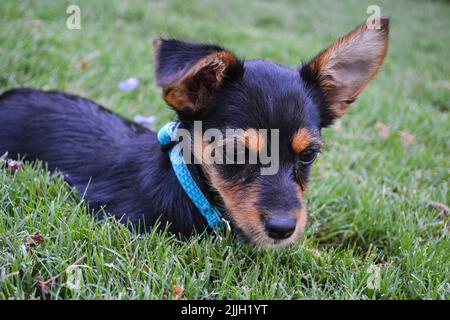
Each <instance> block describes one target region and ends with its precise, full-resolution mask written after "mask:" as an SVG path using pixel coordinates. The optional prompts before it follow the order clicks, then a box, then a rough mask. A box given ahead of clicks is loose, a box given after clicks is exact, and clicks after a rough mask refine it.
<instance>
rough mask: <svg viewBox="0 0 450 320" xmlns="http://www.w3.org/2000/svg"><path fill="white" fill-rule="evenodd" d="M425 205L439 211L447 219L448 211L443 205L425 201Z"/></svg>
mask: <svg viewBox="0 0 450 320" xmlns="http://www.w3.org/2000/svg"><path fill="white" fill-rule="evenodd" d="M425 203H426V204H427V205H429V206H430V207H433V208H435V209H438V210H441V211H442V214H443V215H444V217H448V215H449V214H450V209H449V208H448V207H447V206H446V205H445V204H443V203H440V202H436V201H432V200H425Z"/></svg>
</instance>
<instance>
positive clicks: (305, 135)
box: [291, 128, 322, 153]
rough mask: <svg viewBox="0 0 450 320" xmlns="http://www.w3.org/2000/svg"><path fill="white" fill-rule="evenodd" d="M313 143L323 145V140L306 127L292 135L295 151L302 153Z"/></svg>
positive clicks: (292, 145)
mask: <svg viewBox="0 0 450 320" xmlns="http://www.w3.org/2000/svg"><path fill="white" fill-rule="evenodd" d="M313 144H317V145H319V146H321V145H322V140H321V139H320V138H318V137H316V136H314V135H312V134H311V132H309V131H308V130H307V129H306V128H301V129H300V130H298V131H297V132H296V133H295V134H294V135H293V136H292V141H291V147H292V150H294V152H295V153H301V152H302V151H304V150H305V149H306V148H308V147H309V146H311V145H313Z"/></svg>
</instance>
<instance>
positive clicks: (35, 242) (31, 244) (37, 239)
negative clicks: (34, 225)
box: [24, 231, 45, 250]
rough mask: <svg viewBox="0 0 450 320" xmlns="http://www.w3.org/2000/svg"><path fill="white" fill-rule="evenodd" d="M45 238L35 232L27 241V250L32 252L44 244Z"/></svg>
mask: <svg viewBox="0 0 450 320" xmlns="http://www.w3.org/2000/svg"><path fill="white" fill-rule="evenodd" d="M44 240H45V238H44V236H43V235H42V234H41V233H40V232H39V231H36V232H34V233H33V234H32V235H31V236H30V238H28V240H27V241H25V244H24V246H25V249H27V250H32V249H34V248H36V247H37V246H39V245H41V244H42V243H43V242H44Z"/></svg>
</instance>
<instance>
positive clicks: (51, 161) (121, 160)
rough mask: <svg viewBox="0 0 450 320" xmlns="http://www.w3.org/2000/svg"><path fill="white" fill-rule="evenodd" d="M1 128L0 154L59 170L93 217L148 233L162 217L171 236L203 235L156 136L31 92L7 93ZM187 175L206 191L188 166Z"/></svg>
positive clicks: (87, 104)
mask: <svg viewBox="0 0 450 320" xmlns="http://www.w3.org/2000/svg"><path fill="white" fill-rule="evenodd" d="M0 128H1V129H0V154H3V153H4V152H6V151H7V152H8V154H9V155H10V156H11V157H15V156H17V155H20V156H25V157H26V159H27V160H35V159H39V160H42V161H45V162H46V163H48V167H49V169H50V170H55V169H58V170H60V171H61V172H62V173H63V174H64V179H65V180H66V181H67V182H68V183H69V184H71V185H73V186H74V187H76V188H77V190H78V191H79V192H80V193H81V194H85V198H86V200H87V202H88V203H89V205H90V208H91V209H93V210H94V211H95V212H99V211H100V212H108V213H111V214H114V215H115V216H116V217H117V218H120V219H122V220H129V221H130V222H132V223H134V224H139V223H140V224H141V227H142V226H144V225H145V227H146V228H148V227H150V226H152V225H153V224H154V223H155V221H156V220H157V219H158V218H159V220H160V221H161V227H165V224H166V222H169V223H170V229H169V230H170V231H172V232H174V233H182V234H184V235H189V234H191V232H192V231H193V229H194V228H195V229H198V230H202V229H204V228H205V221H204V219H203V217H202V216H201V215H200V214H198V212H196V208H195V207H194V206H193V205H192V203H191V202H190V201H189V199H188V198H187V196H186V195H185V194H184V192H183V191H182V189H181V187H180V185H179V183H178V181H177V178H176V176H175V174H174V173H173V171H172V170H171V164H170V162H169V160H168V158H167V156H166V154H165V153H163V152H161V148H160V145H159V142H158V141H157V138H156V134H155V133H154V132H152V131H150V130H148V129H146V128H144V127H142V126H140V125H138V124H136V123H133V122H131V121H128V120H126V119H124V118H122V117H120V116H118V115H116V114H114V113H111V112H109V111H108V110H106V109H104V108H103V107H101V106H99V105H97V104H95V103H94V102H92V101H90V100H87V99H84V98H81V97H78V96H74V95H70V94H66V93H62V92H43V91H40V90H35V89H14V90H11V91H7V92H5V93H4V94H2V95H1V96H0ZM191 173H192V175H193V176H194V177H195V179H196V180H197V181H198V183H199V184H200V185H203V184H202V183H201V182H200V180H201V179H200V177H199V176H198V175H197V170H196V168H194V166H193V165H192V168H191ZM162 195H164V196H162ZM102 208H104V210H103V211H102V210H101V209H102Z"/></svg>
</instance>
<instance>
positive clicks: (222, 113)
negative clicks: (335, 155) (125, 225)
mask: <svg viewBox="0 0 450 320" xmlns="http://www.w3.org/2000/svg"><path fill="white" fill-rule="evenodd" d="M388 29H389V20H388V19H387V18H382V19H381V24H380V29H372V28H369V27H368V26H367V25H366V24H362V25H361V26H359V27H357V28H356V29H354V30H353V31H351V32H350V33H348V34H347V35H346V36H344V37H342V38H340V39H339V40H337V41H335V42H334V43H333V44H332V45H331V46H329V47H328V48H327V49H325V50H324V51H322V52H321V53H319V54H318V55H317V56H316V57H314V58H313V59H312V60H311V61H310V62H309V63H307V64H304V65H302V66H300V67H299V68H290V67H287V66H282V65H279V64H276V63H273V62H270V61H264V60H252V61H240V60H239V59H238V58H237V57H236V56H234V55H233V54H232V53H231V52H230V51H227V50H225V49H223V48H221V47H218V46H215V45H207V44H194V43H189V42H184V41H178V40H173V39H172V40H158V41H156V42H155V44H154V54H155V56H154V60H155V61H154V62H155V78H156V82H157V84H158V85H159V86H160V87H161V88H162V91H163V98H164V100H165V101H166V102H167V104H168V105H169V106H171V107H172V108H173V109H174V110H175V112H176V114H177V119H178V121H179V127H178V128H179V129H186V130H187V131H188V132H189V134H190V136H191V137H192V136H193V135H195V134H194V131H195V130H194V128H195V123H196V121H201V122H202V132H201V133H203V134H205V133H206V131H208V130H210V129H213V130H216V132H219V133H223V132H226V131H227V130H228V129H230V128H231V129H240V130H241V133H240V134H237V135H236V136H234V137H233V138H232V139H228V137H226V139H223V140H221V142H223V143H224V144H225V145H226V146H227V149H226V151H225V152H224V153H223V154H222V153H221V152H218V153H217V154H220V157H221V158H222V160H224V158H226V157H227V155H230V154H232V156H231V158H232V159H234V154H233V152H230V150H231V151H234V150H235V149H237V148H236V145H235V139H238V140H241V141H243V142H244V145H245V150H244V151H245V152H242V154H250V153H253V154H254V153H256V154H258V152H260V151H261V149H262V146H266V147H267V149H268V152H269V153H270V154H271V155H272V153H274V154H273V156H274V157H275V159H276V160H275V161H277V166H276V168H277V170H276V171H275V172H273V173H271V174H270V175H265V174H262V169H263V168H265V166H266V165H267V163H263V161H261V157H259V156H260V154H258V161H257V162H253V163H251V162H250V161H247V162H244V163H242V162H240V163H238V162H236V163H232V164H224V163H223V162H220V161H218V162H217V163H206V162H201V163H199V164H192V165H189V170H190V172H191V175H192V176H193V177H194V181H195V183H196V184H197V185H198V186H199V187H200V189H201V190H202V191H203V193H204V194H205V195H206V197H207V198H208V200H209V201H210V202H211V203H212V204H213V205H220V206H221V207H223V208H224V209H225V212H224V215H225V217H226V218H227V219H228V220H230V222H231V224H232V228H233V230H235V231H237V232H238V233H239V234H240V235H241V236H242V238H243V239H245V240H247V241H248V242H250V243H253V244H258V245H263V246H282V245H287V244H290V243H293V242H294V241H296V240H297V239H298V238H299V237H300V234H301V233H302V231H303V229H304V227H305V224H306V216H307V212H306V206H305V202H304V199H303V193H304V191H305V189H306V186H307V182H308V178H309V175H310V172H311V165H312V163H313V162H314V159H315V158H316V155H317V154H318V153H319V152H320V148H321V145H322V137H321V130H322V129H323V128H325V127H327V126H328V125H330V124H331V123H332V122H333V120H334V119H336V118H338V117H341V116H342V115H343V114H344V113H345V112H346V111H347V109H348V107H349V106H350V105H351V104H352V103H353V102H354V101H355V99H356V98H357V96H358V95H359V94H360V93H361V91H362V90H363V88H364V87H365V86H366V85H367V83H368V82H369V81H370V80H371V79H372V78H373V77H374V76H375V74H376V73H377V72H378V70H379V69H380V67H381V65H382V62H383V60H384V57H385V54H386V50H387V38H388ZM177 130H178V129H177ZM259 130H278V132H279V139H274V140H272V137H271V138H270V139H269V138H266V137H264V136H263V135H260V133H261V132H262V131H259ZM180 131H181V130H180ZM250 136H256V141H257V142H256V143H250V142H249V137H250ZM220 139H221V138H220ZM194 141H195V137H194ZM213 141H214V142H216V140H215V139H211V138H206V137H205V136H202V138H201V143H200V146H199V147H195V146H194V148H193V149H192V150H193V152H192V153H191V155H194V156H195V157H196V158H200V159H203V158H202V157H203V156H204V154H203V151H204V150H207V149H208V146H209V145H210V144H211V143H212V142H213ZM6 151H8V152H9V155H10V156H12V157H14V156H16V155H17V154H20V155H22V156H26V158H27V159H28V160H34V159H40V160H43V161H46V162H47V163H48V165H49V168H50V169H51V170H54V169H59V170H60V171H62V172H63V174H64V177H65V179H66V180H67V181H68V182H69V183H70V184H72V185H74V186H75V187H76V188H77V189H78V190H79V192H80V193H85V194H86V199H87V201H88V203H89V205H90V207H91V209H93V210H94V211H95V212H98V211H99V210H100V209H102V208H104V211H103V212H107V213H111V214H113V215H114V216H116V217H117V218H119V219H122V220H123V221H130V222H132V223H134V224H139V223H140V224H141V226H145V227H147V228H148V227H150V226H152V225H154V223H155V221H156V220H157V219H160V221H161V223H162V224H161V226H162V227H164V228H165V227H166V223H170V231H172V232H174V233H181V234H184V235H189V234H191V233H192V232H193V231H194V230H203V229H204V228H206V226H207V223H206V221H205V219H204V218H203V216H202V215H201V213H200V212H199V210H198V209H197V208H196V207H195V206H194V205H193V204H192V202H191V201H190V200H189V198H188V196H187V195H186V194H185V192H184V191H183V189H182V187H181V186H180V182H179V181H178V179H177V177H176V176H175V173H174V172H173V169H172V166H171V163H170V161H169V158H168V155H167V153H166V152H164V151H162V150H161V147H160V145H159V143H158V141H157V139H156V135H155V134H154V133H152V132H150V131H149V130H146V129H145V128H142V127H141V126H139V125H137V124H134V123H132V122H130V121H127V120H125V119H123V118H121V117H120V116H118V115H115V114H113V113H111V112H109V111H107V110H105V109H103V108H101V107H99V106H98V105H96V104H95V103H93V102H91V101H88V100H86V99H83V98H80V97H77V96H73V95H69V94H66V93H61V92H42V91H38V90H33V89H17V90H12V91H9V92H6V93H4V94H3V95H2V96H1V97H0V154H3V153H4V152H6ZM228 152H230V154H229V153H228ZM198 155H200V157H198Z"/></svg>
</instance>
